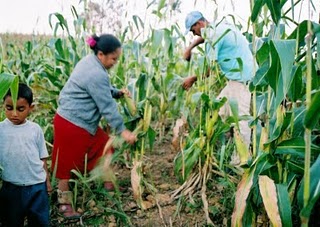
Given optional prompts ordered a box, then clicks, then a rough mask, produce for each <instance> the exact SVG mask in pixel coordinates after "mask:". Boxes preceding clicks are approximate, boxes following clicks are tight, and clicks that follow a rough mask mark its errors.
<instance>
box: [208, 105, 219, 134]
mask: <svg viewBox="0 0 320 227" xmlns="http://www.w3.org/2000/svg"><path fill="white" fill-rule="evenodd" d="M208 114H209V115H207V116H208V118H207V122H206V133H207V138H208V139H209V140H210V139H211V137H212V136H213V132H214V130H213V128H214V125H215V123H216V122H217V120H218V116H219V113H218V111H217V110H214V111H213V112H211V111H210V112H208Z"/></svg>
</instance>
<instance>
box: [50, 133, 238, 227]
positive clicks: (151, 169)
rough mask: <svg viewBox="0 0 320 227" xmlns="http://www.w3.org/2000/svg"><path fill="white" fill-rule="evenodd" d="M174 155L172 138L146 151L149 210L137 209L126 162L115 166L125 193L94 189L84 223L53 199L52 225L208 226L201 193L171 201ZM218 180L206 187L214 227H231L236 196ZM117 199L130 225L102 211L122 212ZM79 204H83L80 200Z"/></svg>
mask: <svg viewBox="0 0 320 227" xmlns="http://www.w3.org/2000/svg"><path fill="white" fill-rule="evenodd" d="M175 156H176V151H174V149H173V147H172V145H171V141H170V140H169V139H163V140H162V141H161V142H156V144H155V147H154V149H153V151H151V152H147V154H146V158H145V160H144V162H143V165H144V170H143V172H144V178H145V179H146V181H147V182H148V183H149V184H150V185H151V186H152V187H153V188H154V189H155V190H148V188H147V187H145V191H144V194H143V198H144V200H145V201H148V202H149V204H150V207H149V208H148V209H146V210H141V209H140V208H139V207H138V206H137V204H136V201H135V200H134V198H133V193H132V189H131V183H130V169H129V168H127V167H126V165H124V164H123V163H117V164H116V165H114V171H115V173H116V176H117V181H118V183H119V185H120V186H121V187H123V188H125V189H126V191H125V192H122V193H121V192H120V193H118V194H115V193H113V192H111V193H105V192H104V193H101V194H100V192H101V191H100V190H95V189H97V188H95V187H98V186H91V189H92V191H93V192H94V193H95V198H93V199H90V198H89V196H88V198H86V199H85V201H86V202H85V203H84V204H85V205H84V207H85V208H84V209H86V211H83V210H82V209H80V210H79V209H78V211H81V212H84V213H83V218H82V220H81V221H79V220H76V221H73V222H72V221H70V220H65V219H63V218H62V217H61V216H59V215H58V212H57V209H56V208H55V207H56V203H55V202H54V199H53V202H52V203H53V208H52V212H51V213H52V214H51V219H52V226H81V225H82V226H108V227H114V226H130V225H131V226H152V227H154V226H183V227H188V226H207V225H206V223H207V222H206V218H205V214H204V211H203V206H202V201H201V195H200V192H196V193H195V194H194V195H193V197H192V198H185V197H184V198H181V199H178V200H174V201H172V200H171V198H170V196H171V194H172V192H173V191H174V190H175V189H177V188H179V187H180V183H179V182H178V179H177V177H176V176H175V175H174V158H175ZM217 180H218V181H219V182H218V181H216V180H215V179H212V180H210V182H209V183H208V187H207V198H208V203H209V211H210V218H211V220H212V221H213V222H214V224H215V226H229V224H228V223H229V221H230V217H231V214H232V207H233V196H234V195H233V192H232V193H230V191H229V190H230V185H228V184H227V183H226V182H224V181H223V180H222V181H221V179H220V180H219V178H218V177H217ZM224 184H225V185H224ZM232 190H234V188H233V189H232ZM79 194H80V193H79ZM99 194H100V195H99ZM117 195H119V197H117ZM53 197H54V196H53ZM110 198H111V199H110ZM114 198H118V199H119V204H120V206H121V207H122V209H123V210H122V211H123V212H124V213H125V215H127V216H128V217H129V219H130V222H131V223H125V222H123V221H121V220H120V221H119V215H118V214H110V213H108V214H106V212H103V210H102V208H101V206H102V207H108V208H111V209H113V210H118V211H119V204H116V202H114ZM78 201H81V197H80V198H78ZM78 203H79V202H78ZM90 203H91V204H90ZM88 204H89V205H88ZM119 212H120V211H119Z"/></svg>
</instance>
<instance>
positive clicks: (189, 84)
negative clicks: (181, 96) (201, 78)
mask: <svg viewBox="0 0 320 227" xmlns="http://www.w3.org/2000/svg"><path fill="white" fill-rule="evenodd" d="M196 81H197V77H196V76H189V77H187V78H185V79H184V80H183V83H182V87H183V88H184V89H185V90H189V88H191V87H192V85H193V84H194V82H196Z"/></svg>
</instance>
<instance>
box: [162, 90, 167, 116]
mask: <svg viewBox="0 0 320 227" xmlns="http://www.w3.org/2000/svg"><path fill="white" fill-rule="evenodd" d="M167 108H168V103H167V102H166V100H165V99H164V97H163V95H160V112H161V114H164V113H165V112H166V110H167Z"/></svg>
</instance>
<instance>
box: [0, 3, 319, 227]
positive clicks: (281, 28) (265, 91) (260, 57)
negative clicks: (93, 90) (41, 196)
mask: <svg viewBox="0 0 320 227" xmlns="http://www.w3.org/2000/svg"><path fill="white" fill-rule="evenodd" d="M178 2H179V1H177V3H178ZM195 2H196V1H195ZM299 2H300V0H297V1H292V2H291V4H289V3H288V2H287V1H276V0H257V1H251V16H250V19H249V21H248V29H247V31H246V32H245V35H246V37H247V39H248V41H249V42H250V43H251V49H252V53H253V55H254V57H255V59H256V61H257V69H256V74H255V75H254V77H253V79H252V80H251V81H250V83H249V88H250V92H251V93H252V107H251V109H252V116H239V115H238V113H237V103H233V102H230V105H231V109H232V110H233V111H232V115H231V116H230V117H229V118H228V119H227V120H223V119H221V117H220V116H219V115H218V111H219V109H220V108H221V106H222V105H223V104H225V103H226V99H222V100H218V99H217V95H218V94H219V91H220V90H221V89H222V87H223V86H224V85H225V83H226V79H225V78H224V77H223V76H222V75H220V73H219V72H218V71H216V72H215V74H214V75H211V76H210V77H209V78H206V79H200V80H198V82H197V84H196V86H194V87H193V88H192V89H190V90H188V91H185V90H184V89H183V88H182V87H181V83H182V81H183V78H184V77H186V76H187V75H193V74H194V75H197V76H198V78H203V75H204V74H205V68H206V67H211V68H215V69H216V68H217V67H215V63H214V62H212V61H210V59H208V53H206V49H205V48H203V47H201V46H199V47H198V51H197V53H195V54H194V56H193V57H192V59H191V61H190V62H186V61H184V60H183V58H182V52H183V49H184V48H185V46H187V45H188V43H187V42H188V41H187V40H186V38H185V37H184V34H183V32H182V31H181V28H179V26H178V25H177V24H172V25H170V26H167V28H163V29H152V28H151V30H150V32H149V33H147V34H148V35H146V37H145V39H144V40H142V41H141V40H138V39H135V37H134V36H132V35H131V34H130V31H132V30H133V28H134V29H136V30H138V32H140V33H145V30H146V29H147V28H145V27H144V22H143V20H142V19H141V18H138V17H137V16H134V17H133V18H132V21H131V23H129V25H128V27H127V28H125V29H124V31H123V32H122V33H121V32H119V31H118V33H119V34H117V36H118V37H119V39H120V40H121V41H122V44H123V46H122V55H121V58H120V59H119V62H118V64H117V65H116V66H115V67H114V68H113V69H112V70H111V71H110V75H111V81H112V83H113V84H114V85H115V86H116V87H127V88H128V89H129V90H130V92H131V94H132V98H131V99H130V98H128V97H127V98H126V99H125V100H121V101H119V105H118V106H119V111H120V113H121V114H122V116H123V118H124V119H125V122H126V126H127V127H128V128H129V129H130V130H132V131H135V133H136V134H137V136H138V139H139V140H138V142H137V143H136V144H135V145H134V146H129V145H125V143H123V141H121V140H119V138H116V137H115V138H114V139H113V144H112V146H114V147H115V148H116V150H117V152H116V153H115V154H114V155H113V156H112V157H106V158H108V160H107V161H108V165H109V164H110V165H111V164H113V165H116V166H117V167H118V168H120V169H126V170H127V171H122V173H127V174H126V175H125V176H123V175H121V176H119V174H117V173H112V172H111V173H110V174H109V177H111V178H112V179H113V181H114V182H115V183H116V184H117V185H118V184H121V180H120V179H118V178H121V179H122V180H123V181H124V182H122V183H124V184H125V185H126V186H127V187H130V188H131V189H132V191H129V193H128V194H121V192H119V191H118V192H116V193H108V192H105V191H103V190H102V185H101V184H102V180H103V179H102V178H103V177H101V172H103V171H105V169H108V166H103V163H102V164H101V165H100V166H98V167H97V169H96V170H94V171H93V172H91V173H85V174H80V173H78V172H77V171H76V170H74V174H75V175H76V178H75V179H73V180H72V182H71V183H73V184H74V185H75V186H74V193H75V194H76V195H77V196H78V199H76V201H75V203H76V204H77V207H79V209H81V210H82V211H86V212H85V213H84V215H83V219H81V221H79V222H78V223H77V224H78V225H85V226H106V225H107V224H109V226H149V225H151V226H198V225H201V226H206V225H209V226H316V225H319V220H318V219H317V217H316V214H319V212H320V209H319V207H320V203H319V197H320V190H319V188H320V171H319V169H320V156H319V154H320V124H319V123H320V120H319V119H320V112H319V110H320V43H319V42H318V40H319V39H320V25H319V23H318V22H315V21H311V20H305V21H301V22H296V21H295V20H294V19H293V17H290V16H289V15H290V12H293V11H294V8H295V7H296V5H297V4H298V3H299ZM82 4H86V1H84V2H81V5H79V7H83V6H82ZM209 4H214V1H209ZM285 4H289V5H290V7H289V9H288V10H287V11H285V10H284V5H285ZM308 4H309V5H310V7H312V6H313V3H312V1H308ZM171 6H172V5H170V4H167V3H166V1H159V2H158V3H156V1H154V2H153V3H151V4H150V6H149V7H155V11H154V13H155V15H157V17H158V19H159V21H160V20H163V19H164V18H166V17H170V15H169V14H170V10H167V9H168V7H171ZM171 10H172V9H171ZM72 11H73V15H74V23H73V25H74V27H71V26H70V24H68V22H67V21H66V20H65V18H64V17H63V15H61V14H59V13H55V14H52V15H51V17H50V18H56V19H57V21H58V22H57V23H56V24H52V28H53V35H52V36H42V37H39V36H29V37H27V38H26V39H15V38H12V37H11V38H8V36H10V34H2V35H1V36H0V50H1V52H0V53H1V54H0V97H1V98H2V97H3V96H4V95H5V93H6V92H7V91H8V89H11V91H12V93H13V97H14V94H15V93H16V92H17V84H18V82H19V81H22V82H25V83H27V84H28V85H29V86H30V87H31V88H32V89H33V91H34V96H35V104H36V111H34V112H33V113H32V115H31V116H30V120H32V121H34V122H36V123H38V124H39V125H40V126H41V127H42V129H43V131H44V133H45V139H46V142H47V146H48V149H49V151H50V150H51V148H52V144H53V139H54V138H53V122H52V120H53V116H54V114H55V112H56V110H57V105H58V104H57V99H58V96H59V92H60V90H61V89H62V87H63V85H64V84H65V82H66V81H67V79H68V77H69V75H70V74H71V72H72V69H73V67H74V66H75V64H76V63H77V62H78V61H79V60H80V59H81V58H82V57H84V56H85V55H87V54H88V53H90V50H89V48H88V47H87V46H86V43H85V40H86V36H85V34H90V33H93V32H94V29H93V28H92V27H90V28H88V27H87V24H86V17H85V15H79V14H78V13H77V10H76V8H75V7H74V8H72ZM167 14H168V15H167ZM231 17H232V16H231ZM233 19H234V18H233ZM49 22H50V23H51V20H50V21H49ZM233 22H234V23H235V24H236V25H237V26H240V25H239V24H238V22H237V21H236V20H233ZM288 22H291V23H293V24H294V26H295V27H294V29H293V31H292V32H290V33H289V34H287V33H286V30H285V24H286V23H288ZM59 30H63V31H64V35H57V31H59ZM14 37H16V36H14ZM101 95H103V94H101ZM4 118H5V116H4V113H3V111H2V112H1V114H0V120H3V119H4ZM245 118H247V119H249V122H250V127H251V129H252V132H253V134H252V151H249V150H248V149H243V150H242V151H241V152H240V151H239V153H240V158H241V167H235V166H233V165H230V160H231V156H232V153H233V151H234V149H239V146H240V147H241V144H240V143H241V141H239V138H238V137H237V135H238V132H237V129H236V127H235V130H234V135H233V136H232V137H230V136H228V135H227V134H228V132H229V128H230V127H231V126H232V125H234V124H237V123H238V122H239V121H240V120H242V119H245ZM239 144H240V145H239ZM160 151H161V152H160ZM169 154H171V155H172V159H171V160H169V159H166V156H167V155H169ZM154 157H156V158H155V159H152V158H154ZM160 159H161V160H160ZM150 160H153V161H150ZM164 161H168V162H170V163H171V164H172V165H171V166H170V167H171V169H161V168H162V167H161V166H160V164H159V163H163V162H164ZM50 163H51V161H50V160H49V163H48V164H49V166H50ZM105 163H106V162H105ZM157 167H158V169H157V170H156V171H155V172H152V171H154V170H155V169H156V168H157ZM159 168H160V170H159ZM0 170H1V166H0ZM159 171H160V172H159ZM128 172H130V174H129V173H128ZM157 174H163V175H161V176H157ZM158 178H164V179H167V180H168V182H165V183H166V186H165V185H164V183H162V184H161V185H159V184H158V183H157V179H158ZM169 179H170V180H169ZM172 179H175V182H176V183H174V182H172ZM170 181H171V182H170ZM171 183H172V184H171ZM52 184H53V186H56V182H55V178H54V173H52ZM93 185H94V186H93ZM159 186H160V187H159ZM164 187H165V188H166V189H165V190H164ZM126 197H128V198H126ZM150 197H151V199H150ZM129 198H130V199H129ZM132 203H133V204H134V205H132ZM128 204H129V205H128ZM130 204H131V205H130ZM51 206H52V210H51V219H52V224H53V225H67V224H68V223H67V222H65V220H63V219H62V218H61V217H58V214H57V210H56V208H55V206H56V201H55V198H54V195H52V196H51ZM128 206H129V208H128ZM167 207H170V208H171V209H172V210H173V212H171V213H170V214H168V213H167V212H165V210H166V208H167ZM151 210H153V211H154V213H156V215H154V216H150V217H149V216H148V212H150V211H151ZM188 215H190V216H195V215H198V218H193V219H192V218H190V219H187V217H189V216H188ZM155 216H157V217H155ZM183 216H185V217H183ZM146 217H147V218H146ZM148 217H149V219H148ZM139 219H146V220H148V222H147V221H145V222H141V221H139ZM110 224H114V225H110Z"/></svg>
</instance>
